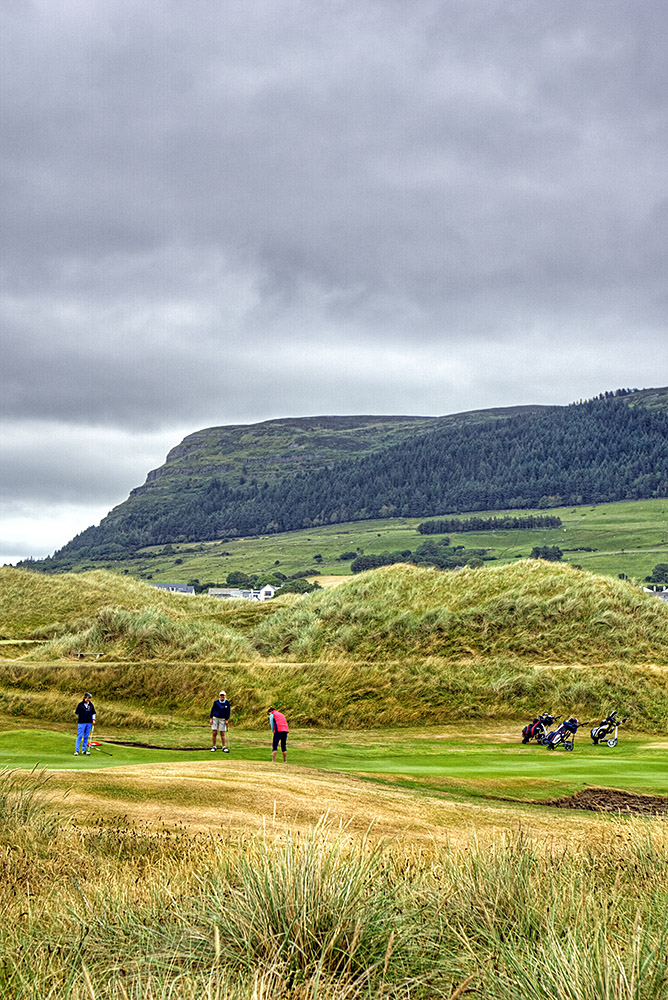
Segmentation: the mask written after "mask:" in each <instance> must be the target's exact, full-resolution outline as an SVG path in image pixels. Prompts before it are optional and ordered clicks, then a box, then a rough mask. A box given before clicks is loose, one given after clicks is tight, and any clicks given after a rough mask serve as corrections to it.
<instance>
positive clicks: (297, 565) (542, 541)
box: [75, 500, 668, 584]
mask: <svg viewBox="0 0 668 1000" xmlns="http://www.w3.org/2000/svg"><path fill="white" fill-rule="evenodd" d="M485 513H486V515H487V513H489V516H494V515H495V514H496V515H497V516H503V514H507V513H511V514H512V513H520V514H522V513H525V514H526V513H531V512H527V511H495V512H494V511H491V512H485ZM533 513H537V514H544V513H546V512H545V511H534V512H533ZM548 513H550V514H556V515H557V516H559V517H560V518H561V520H562V522H563V526H562V528H557V529H550V530H533V531H498V532H476V533H469V532H466V533H462V534H452V535H451V536H450V537H451V540H452V544H453V545H465V546H466V547H467V548H486V549H488V550H489V555H490V556H493V557H494V558H495V559H497V560H498V561H500V562H502V563H506V562H514V561H515V560H516V558H517V557H518V556H522V557H526V556H528V555H529V553H530V552H531V549H532V548H533V547H534V546H535V545H559V546H560V547H561V548H562V549H563V550H564V561H565V562H570V563H572V564H577V565H582V566H583V567H584V568H586V569H590V570H592V571H593V572H595V573H605V574H609V575H611V576H617V574H618V573H626V574H627V576H629V577H630V578H636V579H638V580H643V579H644V578H645V577H646V576H647V575H648V574H649V573H650V572H651V570H652V568H653V567H654V565H655V564H656V563H658V562H668V501H666V500H634V501H628V502H625V503H611V504H599V505H598V506H596V507H577V508H572V507H565V508H558V509H555V510H550V511H549V512H548ZM463 516H464V515H463ZM476 516H480V512H477V515H476ZM422 520H425V518H413V519H410V518H393V519H390V520H376V521H364V522H354V523H350V524H338V525H332V526H330V527H327V528H309V529H304V530H303V531H291V532H285V533H283V534H278V535H267V536H260V537H258V538H238V539H230V540H228V541H225V542H200V543H198V544H183V545H175V546H173V549H174V551H173V553H171V554H169V555H163V554H162V549H161V548H153V549H146V550H143V551H142V553H141V554H140V555H139V556H138V557H137V558H136V559H128V560H125V561H120V562H113V563H111V562H108V563H105V564H103V565H104V566H105V567H106V568H108V569H111V570H113V571H114V572H117V573H127V574H128V575H130V576H136V577H143V578H147V577H149V575H150V577H151V578H153V579H155V580H156V581H163V582H172V583H187V582H188V581H189V580H192V579H198V580H200V581H202V582H212V583H220V584H224V583H225V579H226V577H227V574H228V573H229V572H231V571H232V570H243V571H244V572H247V573H264V572H272V571H273V570H275V569H277V570H280V571H281V572H283V573H284V574H286V575H287V576H289V575H290V574H291V573H295V572H298V571H301V570H305V569H311V570H314V571H318V572H319V573H321V574H325V575H326V574H336V575H339V574H343V575H347V574H349V573H350V562H349V561H344V562H342V561H341V560H340V559H339V556H340V555H341V554H342V553H344V552H349V551H355V550H357V549H362V550H363V551H364V552H366V553H376V552H384V551H385V552H386V551H401V550H402V549H411V550H414V549H416V548H417V547H418V546H419V545H420V543H421V542H422V541H424V538H423V537H422V536H421V535H419V534H418V532H417V530H416V528H417V525H418V524H419V523H420V522H421V521H422ZM430 537H431V536H430ZM433 537H436V538H438V537H439V536H433ZM585 549H591V550H593V551H589V552H587V551H583V550H585ZM316 555H320V556H322V559H319V560H317V559H315V558H314V557H315V556H316ZM84 565H86V566H89V565H90V564H89V563H80V564H78V567H75V568H78V569H81V568H82V567H83V566H84ZM100 565H102V564H100Z"/></svg>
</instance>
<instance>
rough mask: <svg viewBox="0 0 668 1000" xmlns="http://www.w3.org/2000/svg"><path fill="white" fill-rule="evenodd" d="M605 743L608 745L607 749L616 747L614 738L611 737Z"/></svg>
mask: <svg viewBox="0 0 668 1000" xmlns="http://www.w3.org/2000/svg"><path fill="white" fill-rule="evenodd" d="M606 742H607V744H608V746H609V747H616V746H617V739H616V738H615V737H613V738H612V739H611V740H606Z"/></svg>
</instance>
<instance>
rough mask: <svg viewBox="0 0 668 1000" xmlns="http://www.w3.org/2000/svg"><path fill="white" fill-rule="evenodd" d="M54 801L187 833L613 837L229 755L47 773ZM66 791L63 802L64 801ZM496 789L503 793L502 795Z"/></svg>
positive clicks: (584, 816)
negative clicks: (320, 830) (326, 828)
mask: <svg viewBox="0 0 668 1000" xmlns="http://www.w3.org/2000/svg"><path fill="white" fill-rule="evenodd" d="M50 787H51V791H52V792H55V791H58V793H59V795H58V796H57V797H56V800H55V802H56V804H57V806H58V808H59V809H61V810H63V811H64V812H67V813H69V814H71V815H72V816H73V817H74V818H75V819H76V820H77V821H78V822H84V823H86V822H93V821H94V819H96V818H100V817H102V818H104V819H105V820H109V819H111V818H113V817H118V816H119V815H122V816H124V817H125V818H126V819H127V821H130V822H132V823H142V822H144V823H145V822H149V823H153V824H156V825H162V824H166V825H167V826H172V825H175V824H178V825H179V826H183V827H185V828H187V829H188V830H190V831H191V832H193V833H198V832H202V831H209V832H211V833H216V832H218V831H224V832H254V833H261V832H263V831H270V832H272V833H275V832H276V831H277V830H287V829H291V830H295V829H299V830H307V829H310V828H311V827H312V826H313V825H314V824H316V823H317V822H318V821H319V820H320V819H321V818H322V816H323V815H325V814H326V815H327V816H328V818H329V820H330V822H331V823H332V824H333V826H334V827H336V826H338V825H339V824H342V825H346V826H347V828H348V829H349V831H350V832H351V833H354V834H360V835H361V834H363V833H365V832H366V831H367V830H368V829H369V827H371V828H372V835H373V836H374V837H379V838H380V837H401V838H402V839H405V840H406V841H407V842H412V843H415V844H423V845H424V844H425V843H434V844H446V843H451V844H453V843H463V842H465V841H468V840H469V839H470V837H471V834H472V833H473V832H475V834H476V835H478V836H484V837H485V839H487V838H488V837H496V836H498V835H500V834H513V833H516V832H517V830H518V829H519V828H520V827H521V829H522V830H523V831H525V832H526V833H528V834H529V835H531V836H535V837H536V838H538V839H540V840H542V841H544V842H545V843H550V844H553V845H560V844H566V843H568V844H580V845H585V844H588V843H591V841H592V838H599V837H605V836H607V835H608V834H609V831H610V825H611V822H612V823H614V821H611V820H610V818H609V817H605V816H601V815H599V814H595V813H587V812H584V811H573V812H566V811H563V810H561V811H555V810H549V809H547V808H542V807H537V806H531V805H522V804H516V803H506V802H502V801H498V802H497V801H494V800H483V799H481V800H480V802H479V803H472V802H470V801H467V802H461V801H458V800H457V799H456V797H454V796H452V795H451V794H450V795H448V794H447V793H446V794H444V795H443V796H439V795H435V794H433V791H432V792H431V794H430V793H425V792H423V791H421V790H419V791H416V790H415V789H404V788H398V787H388V786H387V785H386V784H383V785H381V784H375V783H373V782H369V781H365V780H363V779H360V778H356V777H353V776H351V775H342V774H336V773H331V772H328V773H324V772H323V773H320V772H317V771H316V772H314V771H312V770H310V769H306V768H300V767H294V766H292V765H289V764H288V766H283V765H281V764H274V765H272V764H271V763H270V762H267V763H266V764H264V763H255V762H252V763H247V762H240V761H233V760H226V761H225V764H224V765H223V764H222V762H220V761H212V762H211V763H205V764H202V763H201V762H184V763H181V762H179V763H175V764H162V765H158V766H156V765H151V766H150V767H148V766H147V767H144V766H133V767H132V768H110V769H107V770H105V771H88V772H80V773H78V774H77V775H76V777H73V775H72V772H71V771H61V772H57V771H56V772H53V775H52V780H51V784H50ZM64 793H66V798H65V797H64ZM500 794H503V792H502V791H501V792H500Z"/></svg>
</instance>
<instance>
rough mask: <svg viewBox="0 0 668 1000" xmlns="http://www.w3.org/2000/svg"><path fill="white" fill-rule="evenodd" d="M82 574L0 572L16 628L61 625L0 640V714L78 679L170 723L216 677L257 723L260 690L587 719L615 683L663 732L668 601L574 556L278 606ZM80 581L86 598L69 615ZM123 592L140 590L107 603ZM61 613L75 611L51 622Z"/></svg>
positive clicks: (52, 709)
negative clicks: (592, 569)
mask: <svg viewBox="0 0 668 1000" xmlns="http://www.w3.org/2000/svg"><path fill="white" fill-rule="evenodd" d="M93 577H94V583H95V584H96V586H95V588H94V589H93V591H91V589H90V580H89V579H88V577H87V575H83V576H82V575H70V576H68V577H65V578H58V577H45V576H41V575H40V576H35V575H31V574H28V573H24V572H22V571H18V570H5V571H3V573H2V576H1V577H0V579H1V580H2V588H1V589H2V591H3V598H2V599H3V601H4V607H5V614H6V615H7V616H8V625H9V626H10V627H12V628H13V629H14V631H15V633H17V632H18V630H19V626H20V625H22V626H23V627H24V628H25V627H26V623H27V622H30V623H31V624H32V626H33V628H34V629H35V630H36V631H44V630H46V631H47V632H48V631H49V630H50V629H51V628H52V620H53V619H52V616H53V618H55V619H56V620H57V621H58V622H59V623H60V626H59V627H60V629H61V630H62V631H63V632H64V633H65V634H63V635H60V636H59V637H58V638H56V639H55V640H53V641H52V642H51V643H47V644H44V645H42V646H40V647H38V648H37V649H33V650H32V651H31V652H29V653H28V654H26V653H24V652H19V654H18V655H11V654H8V653H7V652H6V650H7V649H8V648H9V649H11V647H2V648H3V650H5V656H6V657H8V658H7V659H5V660H4V661H0V716H4V718H5V719H6V720H8V722H9V721H10V720H13V724H14V725H16V724H17V723H18V722H20V720H30V721H31V723H32V724H34V722H35V721H37V720H42V721H46V722H49V724H53V725H56V726H57V725H58V724H59V722H62V721H63V720H67V719H69V718H70V713H71V709H72V701H73V699H75V698H76V699H77V700H78V698H79V697H80V695H81V691H82V689H83V687H87V688H89V689H90V690H92V691H93V692H94V693H95V696H96V699H97V700H98V701H100V703H101V705H103V706H104V715H105V721H106V724H107V725H108V726H114V727H118V728H119V729H122V730H125V731H126V732H133V731H141V730H143V729H150V728H153V729H170V730H172V729H173V728H174V725H181V724H183V725H185V726H187V725H188V724H190V725H192V723H193V720H195V719H201V720H202V723H204V721H205V715H206V712H207V711H208V706H209V704H210V702H211V700H212V697H215V694H216V693H217V691H218V690H219V689H220V686H221V684H223V685H224V686H225V688H226V690H228V692H230V693H231V695H232V700H233V702H234V705H235V719H236V721H237V722H239V721H240V722H242V723H243V724H245V725H248V726H251V727H255V726H259V727H262V726H264V724H265V717H264V712H265V709H266V706H267V704H268V703H270V702H272V701H276V702H278V703H279V704H280V705H281V706H282V707H283V708H284V709H286V710H287V712H288V714H289V715H290V717H291V719H292V721H293V722H295V723H298V724H306V725H315V726H321V727H328V726H332V725H342V726H349V727H355V728H360V727H368V726H372V725H378V724H388V725H397V724H399V725H417V724H420V723H422V724H438V723H441V722H442V721H443V719H444V718H449V719H474V718H480V717H491V718H497V719H498V718H503V717H509V716H513V717H515V718H517V717H522V716H524V715H530V714H532V713H534V712H535V711H537V710H544V709H546V708H551V709H552V710H554V711H561V710H562V708H563V710H564V711H568V712H575V714H578V715H580V716H582V715H584V716H585V717H589V718H591V717H593V716H596V715H598V714H599V713H600V712H601V711H603V709H604V707H605V708H606V710H607V706H608V703H609V701H610V699H613V700H614V702H615V707H617V708H618V709H619V710H620V711H624V712H626V713H630V714H632V715H633V717H634V720H635V724H636V725H638V726H640V727H641V728H644V729H645V730H647V731H655V732H660V731H663V730H664V728H665V726H666V720H668V690H667V689H666V684H665V676H666V673H665V667H666V663H667V656H668V652H667V651H668V641H667V639H668V607H666V606H665V605H664V604H662V603H661V602H659V601H657V600H656V598H654V597H652V596H649V595H644V594H643V593H642V592H640V591H638V590H637V589H635V588H633V587H632V586H631V585H630V584H628V583H623V582H621V581H618V580H612V579H610V578H603V577H595V576H592V575H590V574H587V573H584V572H580V571H576V570H573V569H569V568H568V567H563V566H555V565H553V564H547V563H538V562H522V563H514V564H512V565H508V566H505V567H503V566H501V567H494V568H489V567H485V568H483V569H480V570H466V571H462V572H460V573H440V572H438V571H433V570H425V569H417V568H415V567H408V566H394V567H386V568H384V569H381V570H377V571H374V572H371V573H367V574H364V575H361V576H358V577H354V578H352V579H351V580H349V581H348V582H347V583H345V584H343V585H341V586H340V587H338V588H335V589H333V590H330V591H323V592H318V593H316V594H314V595H311V596H309V597H306V598H297V599H293V601H292V603H291V604H290V605H281V604H280V602H269V603H268V604H266V605H256V606H250V605H246V604H236V605H234V604H227V603H226V604H222V603H221V602H217V601H214V600H212V599H208V598H181V597H178V596H171V595H167V594H162V593H161V592H159V591H156V590H155V589H153V588H150V587H142V586H139V585H136V586H135V588H134V589H132V590H128V589H127V586H128V585H127V581H124V580H120V579H119V578H118V577H115V576H113V575H112V574H103V573H96V574H93ZM31 581H34V582H35V584H36V589H35V591H34V592H33V591H31V589H30V586H29V584H30V582H31ZM14 584H16V586H15V587H14V586H13V585H14ZM77 588H80V589H81V591H82V594H84V595H88V594H90V593H91V592H92V593H93V595H94V603H96V606H97V612H96V613H95V614H94V615H93V616H92V618H90V617H89V618H85V619H83V621H82V623H80V624H77V618H78V616H79V615H80V614H81V600H80V599H77V598H76V591H77ZM50 592H51V593H52V596H53V600H52V601H50V600H49V599H48V595H49V593H50ZM12 594H13V595H14V600H12V599H11V595H12ZM130 594H132V596H133V598H134V599H135V600H137V601H138V602H139V604H138V605H136V606H135V608H134V609H133V608H132V607H130V608H128V607H127V606H126V608H125V609H123V610H121V611H120V612H119V611H118V610H114V607H113V606H114V605H115V604H117V603H118V602H119V601H120V600H125V601H126V605H128V604H130V603H131V602H130ZM17 596H21V597H22V603H21V606H20V611H19V610H17V612H16V619H15V620H14V621H12V618H11V614H10V612H11V609H12V608H14V609H18V604H17V601H16V598H17ZM143 600H147V601H149V602H151V601H154V600H155V601H157V602H158V608H157V610H156V608H153V607H152V606H150V605H149V606H148V607H145V606H144V605H142V604H141V601H143ZM31 601H32V602H34V603H33V604H31ZM110 606H111V607H110ZM66 612H67V613H69V614H70V615H71V616H72V620H71V621H70V622H65V623H64V624H63V618H64V616H65V613H66ZM40 616H41V617H40ZM91 621H92V623H93V624H91ZM68 629H69V632H68ZM84 644H85V645H88V646H91V645H93V644H96V646H95V648H97V649H99V650H100V651H101V652H103V653H104V657H103V659H101V660H97V661H95V660H92V661H91V660H85V661H83V662H77V661H73V660H72V657H71V653H72V651H73V650H76V649H77V648H78V649H80V648H82V646H84ZM68 651H69V652H68ZM611 707H612V706H611Z"/></svg>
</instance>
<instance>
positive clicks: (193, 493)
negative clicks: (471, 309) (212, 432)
mask: <svg viewBox="0 0 668 1000" xmlns="http://www.w3.org/2000/svg"><path fill="white" fill-rule="evenodd" d="M618 395H623V393H619V394H618ZM666 495H668V414H667V413H666V412H664V411H661V410H649V409H646V408H644V407H642V406H629V405H628V404H627V403H625V402H624V401H623V400H622V399H620V398H617V396H616V395H615V394H611V395H610V396H609V397H608V398H605V397H604V398H597V399H594V400H589V401H587V402H584V403H578V404H573V405H571V406H568V407H549V408H546V409H544V410H541V411H539V412H531V413H520V414H516V415H514V416H510V417H508V418H502V419H495V420H492V419H490V420H489V421H487V422H485V421H481V422H480V423H475V424H474V423H464V424H462V425H461V426H459V427H453V425H452V423H449V424H447V425H445V424H444V425H443V426H440V425H439V424H438V423H436V425H434V426H432V427H430V428H429V429H427V430H424V429H420V430H418V431H416V433H415V434H414V435H413V436H411V437H410V438H408V439H405V440H402V441H401V442H399V443H397V444H394V445H392V446H389V447H386V448H384V449H382V450H379V451H378V452H375V453H373V454H371V455H366V456H364V457H362V458H358V459H347V460H341V461H338V462H336V463H334V464H331V465H329V466H326V467H322V468H320V469H318V470H310V471H309V472H307V473H296V474H294V475H292V476H290V477H289V478H287V479H283V480H282V481H280V482H277V483H270V482H265V483H263V484H252V483H237V484H230V483H225V482H221V481H220V480H219V479H215V478H213V479H211V480H210V481H209V482H207V483H206V484H205V485H204V486H202V485H201V483H197V482H192V481H190V480H188V479H186V480H185V482H184V483H183V484H182V485H181V484H180V485H179V488H178V489H177V487H174V488H173V489H171V490H170V491H161V492H160V493H157V492H156V491H145V492H142V491H135V492H134V494H133V495H132V496H131V497H130V498H129V499H128V500H127V501H126V502H125V503H124V504H121V505H120V506H119V507H117V508H115V509H114V510H113V511H112V512H111V513H110V514H109V515H108V516H107V517H106V518H105V519H104V520H103V521H102V523H101V524H100V526H99V527H93V528H88V529H87V530H86V531H84V532H82V533H81V534H80V535H78V536H77V537H76V538H74V539H73V540H72V541H71V542H69V543H68V544H67V545H66V546H65V547H64V549H61V551H60V552H59V553H57V554H56V556H55V557H54V558H53V559H52V560H46V561H43V562H42V563H41V564H39V568H44V569H49V568H52V569H54V570H58V569H62V568H66V567H67V565H68V564H70V563H72V562H74V561H76V562H81V559H82V558H87V559H91V560H101V559H104V560H110V559H114V558H127V556H128V554H131V553H132V552H134V551H136V550H137V549H138V548H141V547H142V546H147V545H165V544H168V543H173V542H190V541H202V540H208V539H215V538H225V537H233V536H237V535H258V534H265V533H271V532H277V531H289V530H293V529H297V528H304V527H306V528H309V527H317V526H319V525H325V524H336V523H338V522H343V521H358V520H366V519H369V518H385V517H395V516H402V517H425V516H429V515H434V514H437V513H438V512H439V511H447V512H449V513H453V514H457V513H458V512H462V513H463V512H468V511H484V510H499V509H503V508H515V509H517V508H520V509H522V508H534V509H535V508H541V507H542V508H549V507H555V506H561V505H566V504H567V505H578V504H592V503H605V502H609V501H613V500H635V499H641V498H647V497H657V496H660V497H662V496H666ZM457 530H461V529H460V528H458V529H457ZM35 565H36V566H37V565H38V564H35Z"/></svg>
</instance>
